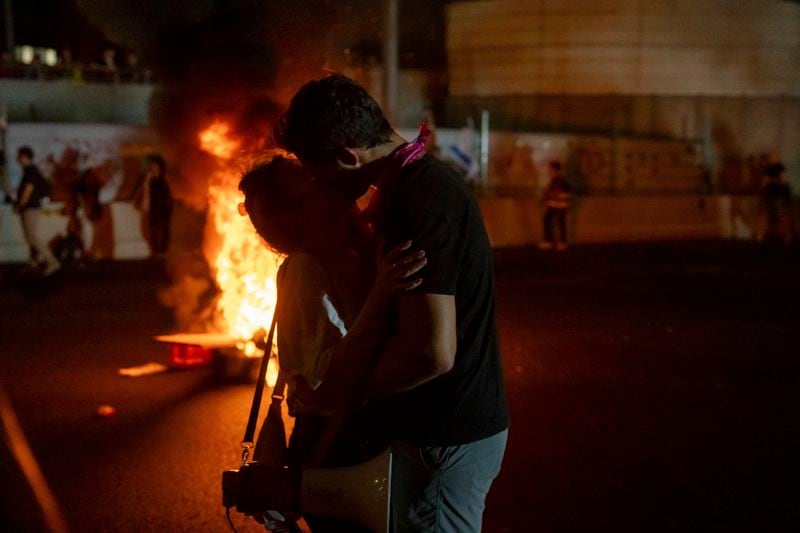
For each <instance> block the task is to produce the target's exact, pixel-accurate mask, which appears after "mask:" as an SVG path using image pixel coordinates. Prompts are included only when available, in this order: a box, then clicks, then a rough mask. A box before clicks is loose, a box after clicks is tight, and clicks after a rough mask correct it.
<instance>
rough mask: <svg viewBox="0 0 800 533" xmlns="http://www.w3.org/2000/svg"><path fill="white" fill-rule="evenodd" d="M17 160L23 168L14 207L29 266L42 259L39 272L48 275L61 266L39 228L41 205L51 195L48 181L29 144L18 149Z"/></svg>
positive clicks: (36, 263)
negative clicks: (17, 215) (35, 161)
mask: <svg viewBox="0 0 800 533" xmlns="http://www.w3.org/2000/svg"><path fill="white" fill-rule="evenodd" d="M17 162H18V163H19V165H20V167H22V180H21V181H20V184H19V189H18V193H17V201H16V203H15V205H14V210H15V211H16V212H17V213H19V215H20V217H21V219H22V230H23V233H24V234H25V240H26V242H27V243H28V246H29V247H30V249H31V268H33V269H37V270H38V269H39V268H40V262H41V261H43V262H44V268H43V269H42V271H41V272H42V274H43V275H45V276H49V275H51V274H53V273H54V272H56V271H57V270H58V269H59V268H61V262H60V261H59V260H58V259H56V257H55V255H53V252H52V251H50V247H49V246H48V245H47V242H45V240H44V239H43V238H42V236H41V233H40V228H39V226H40V222H41V218H42V205H43V203H44V202H46V201H47V199H48V197H49V195H50V184H49V183H47V180H46V179H45V178H44V176H42V173H41V172H40V171H39V169H38V168H37V166H36V165H35V164H34V163H33V150H32V149H31V148H30V147H28V146H23V147H21V148H20V149H19V150H18V152H17Z"/></svg>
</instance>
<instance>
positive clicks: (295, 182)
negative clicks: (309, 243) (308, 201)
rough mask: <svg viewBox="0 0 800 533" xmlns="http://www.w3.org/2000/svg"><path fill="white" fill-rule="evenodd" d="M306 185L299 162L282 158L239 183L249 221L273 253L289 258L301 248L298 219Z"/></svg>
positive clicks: (307, 183) (262, 165) (264, 165)
mask: <svg viewBox="0 0 800 533" xmlns="http://www.w3.org/2000/svg"><path fill="white" fill-rule="evenodd" d="M309 184H310V177H309V176H308V174H306V173H305V171H304V170H303V167H302V166H301V165H300V162H299V161H297V160H295V159H288V158H286V157H283V156H276V157H275V158H273V159H272V160H271V161H269V162H267V163H262V164H259V165H256V166H255V167H253V168H252V169H251V170H249V171H248V172H247V173H246V174H245V175H244V176H243V177H242V180H241V181H240V182H239V190H241V191H242V192H243V193H244V206H245V209H246V210H247V214H248V215H249V216H250V221H251V222H252V223H253V226H254V227H255V228H256V232H257V233H258V234H259V236H260V237H261V238H262V239H264V241H266V243H267V244H268V245H269V246H270V248H272V249H273V250H275V251H276V252H279V253H282V254H290V253H292V252H294V251H295V250H297V249H298V248H299V247H300V246H301V243H302V240H303V231H304V228H303V226H302V224H298V222H297V221H298V217H297V215H298V213H300V211H301V209H302V207H303V198H304V196H305V195H306V193H307V191H308V187H309Z"/></svg>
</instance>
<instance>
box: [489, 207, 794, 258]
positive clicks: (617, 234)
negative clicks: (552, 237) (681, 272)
mask: <svg viewBox="0 0 800 533" xmlns="http://www.w3.org/2000/svg"><path fill="white" fill-rule="evenodd" d="M479 203H480V208H481V212H482V213H483V217H484V220H485V222H486V228H487V231H488V232H489V239H490V240H491V242H492V245H493V246H494V247H505V246H527V245H532V244H535V243H538V242H539V241H541V240H542V215H543V211H542V207H541V205H540V203H539V200H538V199H536V198H532V197H527V198H525V197H519V196H517V197H495V198H481V199H480V201H479ZM758 205H759V198H758V197H757V196H724V195H722V196H700V195H682V196H673V197H660V198H656V197H652V196H639V197H637V196H624V197H613V196H611V197H602V196H601V197H597V196H596V197H585V198H578V199H577V201H576V204H575V205H574V207H573V209H572V211H571V212H570V216H569V221H568V224H569V229H568V232H569V233H570V240H571V242H573V243H599V242H620V241H654V240H706V239H752V238H754V234H755V224H756V217H757V213H758ZM798 222H800V220H798V216H797V213H795V228H800V225H798Z"/></svg>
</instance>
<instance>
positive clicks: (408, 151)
mask: <svg viewBox="0 0 800 533" xmlns="http://www.w3.org/2000/svg"><path fill="white" fill-rule="evenodd" d="M430 134H431V130H430V129H429V128H428V123H427V122H423V123H422V124H420V125H419V135H417V138H416V139H414V140H413V141H411V142H407V143H405V144H403V145H401V146H400V147H399V148H398V149H397V150H395V151H394V153H393V154H392V157H393V158H397V159H398V160H399V161H400V168H403V167H405V166H406V165H408V164H410V163H413V162H414V161H416V160H417V159H419V158H420V157H422V155H423V154H424V153H425V144H426V143H427V142H428V136H429V135H430Z"/></svg>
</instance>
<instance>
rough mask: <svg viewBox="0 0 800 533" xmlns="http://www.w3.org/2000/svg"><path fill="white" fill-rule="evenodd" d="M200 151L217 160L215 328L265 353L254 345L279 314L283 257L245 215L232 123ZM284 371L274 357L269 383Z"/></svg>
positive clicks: (219, 126) (203, 140)
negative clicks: (270, 247) (279, 273)
mask: <svg viewBox="0 0 800 533" xmlns="http://www.w3.org/2000/svg"><path fill="white" fill-rule="evenodd" d="M199 140H200V147H201V148H202V149H203V150H204V151H206V152H208V153H209V154H212V155H213V156H215V157H216V159H217V163H218V165H217V169H216V170H215V172H214V174H213V176H212V177H211V179H210V180H209V190H208V201H209V212H208V215H209V225H210V228H207V231H209V229H211V230H213V232H214V233H216V237H217V238H206V244H205V248H206V249H205V250H204V252H205V255H206V259H207V260H208V262H209V265H211V268H212V271H213V274H214V276H215V277H216V281H217V285H218V286H219V289H220V296H219V299H218V301H217V303H216V310H215V313H214V315H215V316H214V322H215V324H214V326H213V327H214V329H216V330H217V332H218V333H226V334H228V335H230V336H231V337H234V338H235V339H237V340H238V341H239V344H238V347H239V348H240V349H241V350H242V351H243V352H244V353H245V355H247V356H249V357H258V356H260V355H261V354H262V352H261V350H259V349H258V348H257V347H256V345H255V343H254V342H253V341H252V339H253V336H254V334H255V333H256V332H257V331H258V330H259V329H261V328H264V329H265V330H267V329H269V324H270V322H271V320H272V314H273V312H274V311H275V302H276V296H277V294H276V287H275V276H276V274H277V271H278V266H279V262H280V259H279V257H278V256H277V255H276V254H274V253H272V252H271V251H270V250H268V249H267V248H266V247H265V246H264V244H263V243H262V242H261V239H260V238H259V237H258V234H256V231H255V229H254V228H253V225H252V224H251V223H250V219H249V218H247V217H244V216H242V215H241V214H240V213H239V204H240V203H241V202H242V201H244V195H243V194H242V193H241V191H239V177H240V176H239V172H238V171H237V168H236V165H235V164H234V162H233V158H234V156H235V155H236V154H237V153H238V151H239V148H240V146H241V142H240V141H239V140H238V139H236V137H234V136H233V133H232V130H231V127H230V125H229V124H227V123H225V122H222V121H217V122H214V123H213V124H211V125H210V126H209V127H208V128H206V129H205V130H203V131H202V132H201V133H200V134H199ZM277 375H278V369H277V362H276V360H275V358H274V357H272V358H271V359H270V362H269V370H268V372H267V382H268V384H269V385H270V386H273V385H274V384H275V380H276V379H277Z"/></svg>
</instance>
